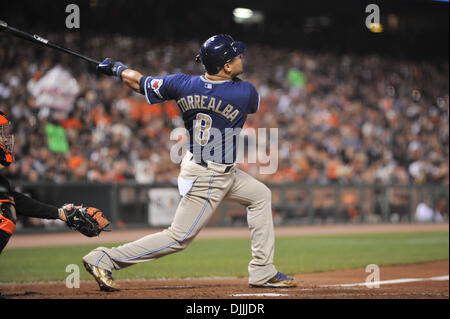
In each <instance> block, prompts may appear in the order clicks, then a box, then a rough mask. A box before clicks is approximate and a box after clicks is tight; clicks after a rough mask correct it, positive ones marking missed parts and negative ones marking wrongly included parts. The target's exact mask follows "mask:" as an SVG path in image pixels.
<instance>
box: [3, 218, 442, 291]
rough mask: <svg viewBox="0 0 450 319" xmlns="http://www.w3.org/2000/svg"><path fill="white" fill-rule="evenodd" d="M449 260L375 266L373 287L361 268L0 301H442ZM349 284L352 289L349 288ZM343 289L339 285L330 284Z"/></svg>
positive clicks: (47, 241)
mask: <svg viewBox="0 0 450 319" xmlns="http://www.w3.org/2000/svg"><path fill="white" fill-rule="evenodd" d="M448 230H449V225H448V224H428V225H414V224H389V225H379V224H377V225H327V226H301V227H277V228H276V236H301V235H319V234H349V233H369V232H370V233H383V232H384V233H386V232H412V231H448ZM156 231H158V230H155V229H151V230H134V231H131V230H118V231H114V232H112V233H105V234H102V236H101V237H99V238H97V239H96V241H98V242H108V243H111V242H123V241H130V240H135V239H137V238H140V237H142V236H144V235H148V234H149V233H153V232H156ZM248 235H249V232H248V229H245V228H205V229H204V230H202V232H201V233H200V235H199V236H198V238H221V237H246V236H248ZM84 243H92V239H89V238H83V237H82V236H80V235H79V234H77V233H66V234H39V235H36V234H34V235H17V236H14V237H13V238H12V240H11V242H10V243H9V245H8V248H17V247H33V246H57V245H73V244H84ZM448 274H449V262H448V260H446V261H438V262H432V263H423V264H415V265H399V266H385V267H380V285H379V288H368V287H367V286H366V284H365V280H366V277H367V276H368V275H369V273H366V271H365V269H363V268H361V269H351V270H340V271H331V272H321V273H309V274H299V275H296V276H295V278H296V280H297V282H298V287H296V288H291V289H267V288H265V289H259V288H258V289H256V288H249V287H248V284H247V279H241V278H218V279H217V278H216V279H186V280H145V281H119V284H120V285H121V287H122V290H121V291H119V292H114V293H104V292H101V291H99V289H98V286H97V284H96V283H95V282H94V281H83V282H81V283H80V288H72V289H69V288H66V286H65V282H56V283H33V284H0V292H1V297H2V298H11V299H111V298H113V299H247V298H249V299H255V298H256V299H336V298H338V299H347V298H350V299H380V298H382V299H448V298H449V281H448ZM352 284H353V285H352ZM333 285H344V286H333Z"/></svg>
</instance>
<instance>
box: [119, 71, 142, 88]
mask: <svg viewBox="0 0 450 319" xmlns="http://www.w3.org/2000/svg"><path fill="white" fill-rule="evenodd" d="M120 76H121V77H122V82H123V83H125V84H126V85H128V86H129V87H130V88H132V89H133V90H134V91H136V92H138V93H142V92H141V87H140V82H141V79H142V77H143V75H142V74H141V73H139V72H138V71H135V70H132V69H126V70H125V71H123V72H122V73H121V75H120Z"/></svg>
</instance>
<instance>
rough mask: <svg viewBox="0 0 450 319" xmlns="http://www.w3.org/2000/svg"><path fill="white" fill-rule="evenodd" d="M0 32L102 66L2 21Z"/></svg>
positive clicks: (0, 21) (0, 22)
mask: <svg viewBox="0 0 450 319" xmlns="http://www.w3.org/2000/svg"><path fill="white" fill-rule="evenodd" d="M0 31H4V32H9V33H11V34H12V35H14V36H16V37H19V38H22V39H25V40H27V41H30V42H33V43H36V44H40V45H43V46H46V47H49V48H52V49H56V50H58V51H61V52H65V53H68V54H70V55H73V56H76V57H78V58H81V59H83V60H86V61H88V62H90V63H93V64H95V65H98V64H100V62H99V61H96V60H94V59H91V58H89V57H87V56H85V55H82V54H80V53H77V52H74V51H72V50H69V49H67V48H64V47H62V46H60V45H58V44H55V43H52V42H50V41H48V40H47V39H44V38H43V37H41V36H39V35H37V34H33V35H32V34H30V33H27V32H24V31H22V30H19V29H16V28H14V27H12V26H10V25H8V23H6V22H5V21H3V20H0Z"/></svg>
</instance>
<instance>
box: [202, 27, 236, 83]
mask: <svg viewBox="0 0 450 319" xmlns="http://www.w3.org/2000/svg"><path fill="white" fill-rule="evenodd" d="M244 51H245V44H244V43H243V42H239V41H234V40H233V38H232V37H231V36H229V35H228V34H218V35H215V36H212V37H211V38H209V39H208V40H206V41H205V43H203V45H202V47H201V48H200V52H199V54H198V55H197V58H196V60H197V62H202V63H203V65H204V66H205V70H206V72H208V74H211V75H213V74H216V73H218V72H219V71H220V70H221V69H222V68H223V66H224V65H225V63H228V62H230V61H231V60H233V59H234V58H235V57H237V56H238V55H239V54H242V53H243V52H244Z"/></svg>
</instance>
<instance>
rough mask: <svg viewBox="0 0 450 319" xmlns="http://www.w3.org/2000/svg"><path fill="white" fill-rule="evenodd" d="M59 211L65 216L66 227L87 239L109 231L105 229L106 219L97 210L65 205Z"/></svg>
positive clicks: (106, 225) (107, 222) (107, 223)
mask: <svg viewBox="0 0 450 319" xmlns="http://www.w3.org/2000/svg"><path fill="white" fill-rule="evenodd" d="M61 209H62V210H63V211H64V213H65V214H66V219H67V221H66V224H67V226H69V227H70V228H72V229H73V230H76V231H79V232H80V233H82V234H83V235H85V236H87V237H94V236H98V235H100V233H101V232H102V231H110V230H109V229H106V228H107V227H108V226H109V221H108V219H106V217H105V216H104V215H103V212H102V211H101V210H99V209H98V208H95V207H82V206H81V207H80V206H75V205H74V204H65V205H64V206H63V207H62V208H61Z"/></svg>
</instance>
